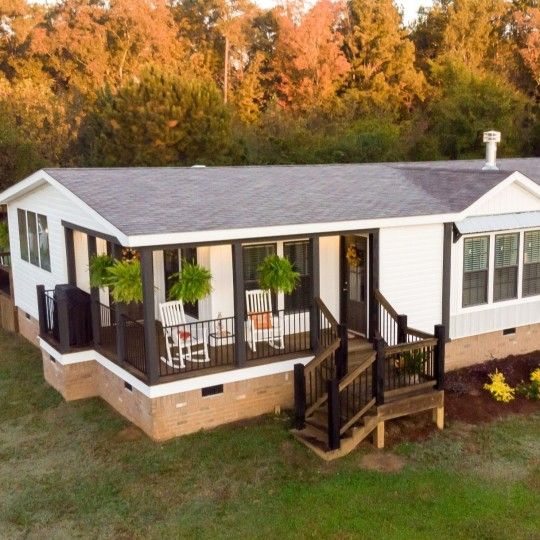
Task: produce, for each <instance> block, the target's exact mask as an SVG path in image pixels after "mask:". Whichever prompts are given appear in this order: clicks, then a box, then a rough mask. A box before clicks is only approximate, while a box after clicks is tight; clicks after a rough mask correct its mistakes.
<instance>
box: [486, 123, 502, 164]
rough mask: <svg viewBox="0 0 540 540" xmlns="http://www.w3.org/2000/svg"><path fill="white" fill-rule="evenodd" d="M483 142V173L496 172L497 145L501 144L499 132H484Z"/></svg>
mask: <svg viewBox="0 0 540 540" xmlns="http://www.w3.org/2000/svg"><path fill="white" fill-rule="evenodd" d="M484 142H485V143H486V164H485V165H484V166H483V167H482V170H483V171H498V170H499V167H497V143H500V142H501V132H500V131H484Z"/></svg>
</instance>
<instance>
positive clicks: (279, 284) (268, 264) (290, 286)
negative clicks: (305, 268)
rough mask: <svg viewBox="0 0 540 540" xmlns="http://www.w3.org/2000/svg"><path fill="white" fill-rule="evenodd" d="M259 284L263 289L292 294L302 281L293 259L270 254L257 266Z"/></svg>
mask: <svg viewBox="0 0 540 540" xmlns="http://www.w3.org/2000/svg"><path fill="white" fill-rule="evenodd" d="M257 273H258V278H259V285H260V286H261V288H262V289H265V290H270V291H273V292H275V293H279V292H283V293H285V294H290V293H292V292H293V291H294V289H296V287H297V286H298V283H299V282H300V274H299V273H298V272H296V270H295V269H294V267H293V265H292V263H291V261H289V259H287V258H285V257H280V256H279V255H269V256H268V257H266V259H264V261H263V262H262V263H261V264H260V265H259V267H258V268H257Z"/></svg>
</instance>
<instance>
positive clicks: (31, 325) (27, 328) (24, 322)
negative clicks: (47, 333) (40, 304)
mask: <svg viewBox="0 0 540 540" xmlns="http://www.w3.org/2000/svg"><path fill="white" fill-rule="evenodd" d="M17 317H18V323H19V334H21V335H22V336H23V337H24V338H26V339H27V340H28V341H29V342H30V343H32V345H37V338H38V335H39V322H38V321H37V320H36V319H34V317H32V316H30V315H28V317H29V318H28V317H27V316H26V313H25V312H24V311H23V310H22V309H20V308H19V309H18V310H17Z"/></svg>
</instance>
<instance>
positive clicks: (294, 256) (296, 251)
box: [283, 240, 311, 312]
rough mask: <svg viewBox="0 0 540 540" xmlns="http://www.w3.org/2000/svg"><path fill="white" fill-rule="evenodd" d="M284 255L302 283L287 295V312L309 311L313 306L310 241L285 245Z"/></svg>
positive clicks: (286, 243)
mask: <svg viewBox="0 0 540 540" xmlns="http://www.w3.org/2000/svg"><path fill="white" fill-rule="evenodd" d="M283 255H284V256H285V258H286V259H289V261H291V263H292V265H293V268H294V269H295V270H296V271H297V272H298V273H299V274H300V281H299V282H298V285H297V287H296V289H294V291H293V292H292V293H291V294H286V295H285V311H286V312H291V311H299V310H303V309H309V307H310V305H311V275H310V270H309V241H308V240H298V241H296V242H285V243H284V244H283Z"/></svg>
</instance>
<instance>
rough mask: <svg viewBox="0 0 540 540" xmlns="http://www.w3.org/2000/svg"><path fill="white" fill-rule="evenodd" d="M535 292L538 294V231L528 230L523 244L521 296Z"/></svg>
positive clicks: (539, 278)
mask: <svg viewBox="0 0 540 540" xmlns="http://www.w3.org/2000/svg"><path fill="white" fill-rule="evenodd" d="M536 294H540V231H530V232H526V233H525V243H524V246H523V296H534V295H536Z"/></svg>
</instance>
